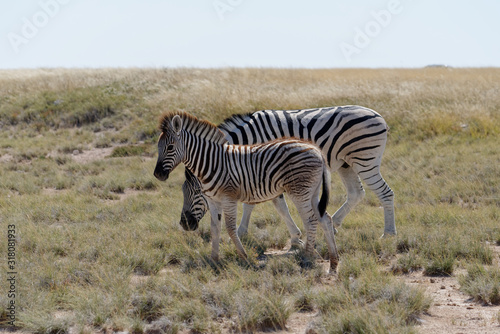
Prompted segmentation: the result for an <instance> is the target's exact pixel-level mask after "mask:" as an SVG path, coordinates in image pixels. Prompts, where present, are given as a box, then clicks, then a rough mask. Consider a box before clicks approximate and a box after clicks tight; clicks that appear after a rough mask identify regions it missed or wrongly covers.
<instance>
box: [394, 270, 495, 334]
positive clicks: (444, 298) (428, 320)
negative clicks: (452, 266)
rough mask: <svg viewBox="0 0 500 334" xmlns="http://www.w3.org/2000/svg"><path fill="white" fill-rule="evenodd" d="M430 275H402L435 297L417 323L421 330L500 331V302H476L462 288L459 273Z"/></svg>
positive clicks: (448, 331) (451, 331)
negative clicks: (499, 304)
mask: <svg viewBox="0 0 500 334" xmlns="http://www.w3.org/2000/svg"><path fill="white" fill-rule="evenodd" d="M459 274H460V272H459V273H457V274H455V275H454V276H451V277H427V276H423V274H422V272H417V273H412V274H409V275H405V276H402V277H400V279H401V280H403V281H404V282H405V283H406V284H408V285H409V286H414V287H421V288H423V289H425V292H426V294H427V295H428V296H431V297H432V298H433V300H434V302H433V304H432V306H431V308H430V309H429V311H428V313H427V314H426V315H423V316H422V318H421V325H420V326H417V327H416V328H417V330H418V331H419V332H420V333H436V334H441V333H443V334H444V333H446V334H450V333H500V326H499V325H500V324H499V319H498V317H499V312H500V306H482V305H480V304H477V303H475V302H474V301H473V300H472V299H471V298H470V297H469V296H467V295H466V294H464V293H462V292H461V291H460V290H459V288H460V284H459V283H458V280H457V276H456V275H459Z"/></svg>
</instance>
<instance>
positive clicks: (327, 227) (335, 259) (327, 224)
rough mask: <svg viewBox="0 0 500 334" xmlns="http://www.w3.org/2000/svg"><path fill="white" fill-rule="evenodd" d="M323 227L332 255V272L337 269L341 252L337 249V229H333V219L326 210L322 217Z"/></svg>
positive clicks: (330, 254)
mask: <svg viewBox="0 0 500 334" xmlns="http://www.w3.org/2000/svg"><path fill="white" fill-rule="evenodd" d="M320 222H321V227H322V228H323V231H324V232H325V237H326V243H327V246H328V254H329V256H330V273H332V274H333V273H335V272H336V271H337V266H338V264H339V253H338V251H337V244H336V242H335V231H334V229H333V224H332V219H331V218H330V216H329V215H328V213H327V212H326V213H325V214H324V215H323V217H321V219H320Z"/></svg>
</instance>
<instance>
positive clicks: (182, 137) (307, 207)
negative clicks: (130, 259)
mask: <svg viewBox="0 0 500 334" xmlns="http://www.w3.org/2000/svg"><path fill="white" fill-rule="evenodd" d="M160 130H161V131H162V133H161V135H160V138H159V140H158V161H157V163H156V168H155V171H154V175H155V177H156V178H158V179H159V180H161V181H165V180H166V179H167V178H168V176H169V174H170V172H171V171H172V170H173V169H174V168H175V167H176V166H177V165H179V164H180V163H181V162H182V163H184V165H185V166H186V168H187V169H188V170H189V171H190V172H191V173H193V175H194V176H195V177H196V178H197V179H198V180H199V181H200V190H201V191H202V192H203V194H204V195H205V197H206V200H207V202H208V206H209V208H210V212H211V216H212V219H211V225H210V229H211V236H212V254H211V256H212V259H213V260H215V261H218V260H219V241H220V228H221V213H224V220H225V224H226V229H227V231H228V234H229V236H230V237H231V240H232V241H233V242H234V244H235V246H236V250H237V252H238V255H239V256H240V257H241V258H243V259H245V258H247V254H246V252H245V250H244V249H243V246H242V244H241V241H240V239H239V237H238V235H237V233H236V216H237V203H238V201H240V202H243V203H248V204H256V203H261V202H265V201H269V200H273V199H275V198H277V197H279V196H280V195H282V194H283V193H284V192H287V194H288V196H289V197H290V199H291V200H292V202H293V203H294V204H295V206H296V207H297V210H298V212H299V215H300V217H301V218H302V220H303V222H304V226H305V229H306V234H307V238H306V245H305V249H306V252H308V253H309V254H312V253H313V252H314V244H315V241H316V229H317V225H318V222H319V223H321V227H322V228H323V230H324V232H325V236H326V239H327V245H328V250H329V256H330V270H331V271H332V272H334V271H335V270H336V268H337V264H338V253H337V246H336V244H335V236H334V231H333V224H332V221H331V218H330V216H329V215H328V213H327V212H326V206H327V204H328V199H329V187H330V171H329V169H328V166H327V165H326V163H325V160H324V158H323V156H322V153H321V151H320V150H319V149H318V148H317V147H316V146H314V145H312V144H309V143H307V142H304V141H301V140H297V139H278V140H274V141H271V142H268V143H264V144H258V145H232V144H229V143H228V141H227V140H226V138H225V137H224V134H223V133H222V132H221V131H220V130H219V129H218V128H217V127H216V126H215V125H213V124H211V123H209V122H206V121H201V120H199V119H197V118H196V117H194V116H191V115H189V114H187V113H182V112H177V113H167V114H165V115H163V116H162V118H161V120H160ZM322 187H323V192H322V195H321V199H319V194H320V190H321V188H322Z"/></svg>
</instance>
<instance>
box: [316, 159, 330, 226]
mask: <svg viewBox="0 0 500 334" xmlns="http://www.w3.org/2000/svg"><path fill="white" fill-rule="evenodd" d="M330 179H331V175H330V170H329V169H328V168H327V167H326V166H323V193H322V194H321V199H320V200H319V204H318V211H319V214H320V215H321V217H323V216H324V215H325V212H326V207H327V206H328V201H329V200H330V183H331V180H330Z"/></svg>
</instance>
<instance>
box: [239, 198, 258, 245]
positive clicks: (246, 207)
mask: <svg viewBox="0 0 500 334" xmlns="http://www.w3.org/2000/svg"><path fill="white" fill-rule="evenodd" d="M254 208H255V204H245V203H243V216H242V217H241V222H240V226H239V227H238V237H239V238H241V237H242V236H244V235H246V234H247V233H248V224H249V223H250V216H251V215H252V211H253V209H254Z"/></svg>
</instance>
